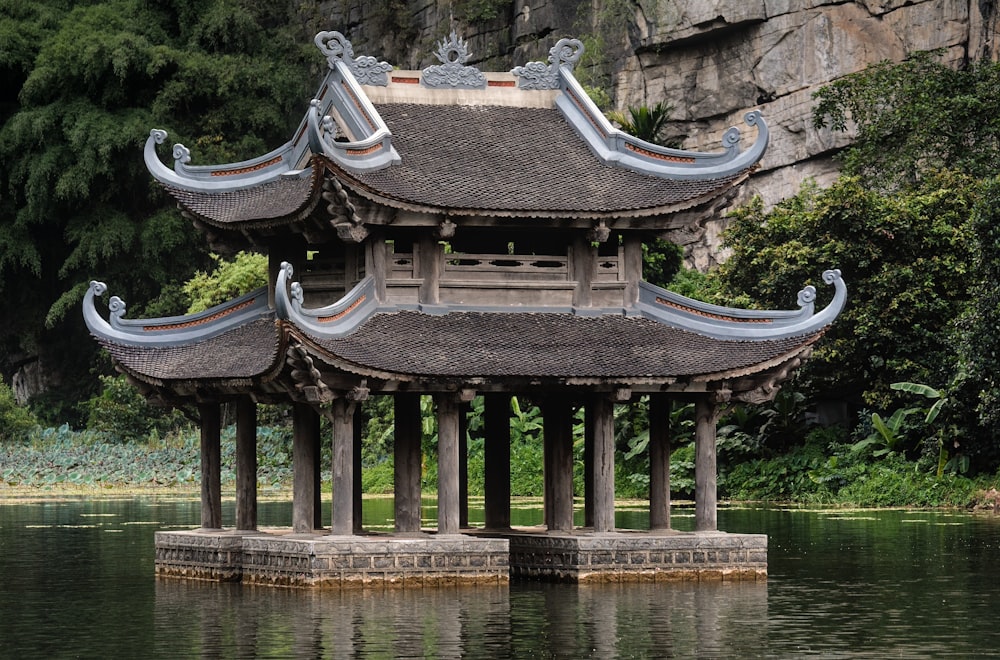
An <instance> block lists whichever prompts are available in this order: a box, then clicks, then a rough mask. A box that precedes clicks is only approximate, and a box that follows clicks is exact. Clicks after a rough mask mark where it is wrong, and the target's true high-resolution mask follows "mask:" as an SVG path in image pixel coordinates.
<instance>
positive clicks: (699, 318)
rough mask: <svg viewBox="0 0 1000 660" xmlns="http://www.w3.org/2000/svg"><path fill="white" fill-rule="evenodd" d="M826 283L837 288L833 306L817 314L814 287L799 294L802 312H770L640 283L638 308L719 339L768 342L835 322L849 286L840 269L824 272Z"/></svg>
mask: <svg viewBox="0 0 1000 660" xmlns="http://www.w3.org/2000/svg"><path fill="white" fill-rule="evenodd" d="M823 281H824V282H826V283H827V284H829V285H832V286H833V287H834V294H833V300H832V301H831V302H830V304H829V305H827V306H826V307H825V308H824V309H822V310H821V311H820V312H818V313H814V308H815V300H816V288H815V287H813V286H811V285H810V286H807V287H805V288H803V289H802V290H801V291H799V295H798V304H799V309H797V310H788V311H771V310H744V309H735V308H732V307H722V306H720V305H710V304H708V303H703V302H700V301H697V300H692V299H691V298H687V297H685V296H682V295H679V294H676V293H674V292H672V291H667V290H666V289H662V288H660V287H658V286H654V285H652V284H649V283H648V282H640V283H639V302H638V304H637V308H638V311H639V312H640V313H641V315H642V316H644V317H646V318H649V319H652V320H655V321H659V322H660V323H665V324H667V325H670V326H672V327H675V328H679V329H681V330H688V331H691V332H695V333H698V334H701V335H705V336H708V337H714V338H716V339H729V340H768V339H783V338H786V337H798V336H806V335H810V334H815V333H817V332H820V331H822V330H823V329H824V328H826V327H827V326H828V325H830V324H831V323H833V321H834V319H836V318H837V316H838V315H839V314H840V312H841V311H842V310H843V309H844V305H845V304H846V303H847V285H846V284H845V283H844V280H843V278H842V277H841V274H840V271H839V270H837V269H833V270H828V271H825V272H824V273H823Z"/></svg>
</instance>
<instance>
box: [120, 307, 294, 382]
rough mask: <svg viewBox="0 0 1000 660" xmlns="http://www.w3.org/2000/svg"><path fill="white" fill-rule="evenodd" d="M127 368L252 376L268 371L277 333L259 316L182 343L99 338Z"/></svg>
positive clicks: (158, 375)
mask: <svg viewBox="0 0 1000 660" xmlns="http://www.w3.org/2000/svg"><path fill="white" fill-rule="evenodd" d="M101 343H102V344H103V345H104V347H105V348H106V349H107V350H108V352H109V353H111V356H112V357H113V358H114V359H115V361H116V362H118V363H119V364H121V365H122V366H123V367H125V368H126V369H127V370H128V371H131V372H132V373H135V374H141V375H143V376H146V377H147V378H151V379H156V380H200V379H240V378H252V377H254V376H259V375H261V374H263V373H266V372H267V371H270V370H271V368H272V367H273V365H274V361H275V359H276V356H277V353H278V347H279V343H280V336H279V334H278V329H277V328H276V326H275V323H274V320H273V319H260V320H257V321H252V322H250V323H248V324H246V325H243V326H240V327H238V328H235V329H233V330H231V331H229V332H226V333H224V334H221V335H218V336H216V337H212V338H210V339H206V340H204V341H200V342H197V343H194V344H189V345H186V346H171V347H156V346H124V345H122V344H115V343H109V342H101Z"/></svg>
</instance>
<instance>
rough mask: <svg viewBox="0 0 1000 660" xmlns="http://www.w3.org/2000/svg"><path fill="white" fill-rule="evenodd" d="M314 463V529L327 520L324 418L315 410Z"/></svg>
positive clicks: (313, 419) (321, 525) (322, 526)
mask: <svg viewBox="0 0 1000 660" xmlns="http://www.w3.org/2000/svg"><path fill="white" fill-rule="evenodd" d="M311 420H312V425H313V428H312V431H311V432H310V434H311V437H312V463H313V470H312V474H313V508H312V512H313V529H323V528H324V527H325V526H326V521H325V520H324V519H323V466H322V464H321V463H322V461H321V460H320V457H321V456H322V455H323V434H322V432H321V426H322V423H323V420H322V418H321V417H320V416H319V414H318V413H315V412H313V414H312V417H311Z"/></svg>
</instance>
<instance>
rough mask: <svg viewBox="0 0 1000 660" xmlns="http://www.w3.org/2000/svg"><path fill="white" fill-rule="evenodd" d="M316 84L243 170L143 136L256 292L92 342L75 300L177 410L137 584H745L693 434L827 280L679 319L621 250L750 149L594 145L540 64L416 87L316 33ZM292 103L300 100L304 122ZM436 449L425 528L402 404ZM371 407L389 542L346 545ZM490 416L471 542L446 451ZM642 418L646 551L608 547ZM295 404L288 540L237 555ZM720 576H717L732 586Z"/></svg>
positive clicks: (585, 107)
mask: <svg viewBox="0 0 1000 660" xmlns="http://www.w3.org/2000/svg"><path fill="white" fill-rule="evenodd" d="M316 44H317V46H318V47H319V49H320V50H321V52H322V53H323V54H324V55H325V57H326V58H327V61H328V64H329V70H328V72H327V74H326V76H325V77H324V79H323V81H322V83H321V85H320V87H319V90H318V91H317V93H316V96H315V98H314V99H313V100H312V101H311V103H309V104H308V110H307V112H306V114H305V117H304V118H303V119H302V122H301V124H300V125H299V128H298V129H297V130H296V131H295V133H294V135H293V137H292V139H291V140H290V141H289V142H287V143H286V144H284V145H282V146H281V147H279V148H278V149H276V150H274V151H272V152H270V153H268V154H265V155H263V156H261V157H259V158H255V159H252V160H248V161H243V162H239V163H231V164H225V165H213V166H206V165H192V164H191V163H190V161H191V157H190V153H189V151H188V149H187V148H185V147H184V146H183V145H180V144H178V145H174V147H173V166H172V167H168V166H166V165H164V164H163V162H162V161H161V159H160V154H159V153H158V150H157V147H158V145H161V144H162V143H163V142H164V141H165V140H166V138H167V133H166V132H165V131H162V130H159V129H155V130H153V131H151V133H150V136H149V139H148V140H147V142H146V147H145V161H146V164H147V167H148V169H149V171H150V173H151V174H152V176H153V177H154V178H155V179H156V180H157V181H158V182H159V183H160V184H161V185H162V186H163V187H164V189H165V190H166V191H167V192H168V193H169V194H170V195H171V196H173V197H174V198H175V199H176V201H177V204H178V207H179V208H180V212H181V213H182V214H183V215H184V216H185V217H186V218H188V219H190V220H191V222H192V223H193V224H194V225H195V226H196V227H197V228H198V229H199V230H201V231H202V232H203V233H204V235H205V237H206V239H207V240H208V242H209V244H210V246H211V247H212V248H213V249H215V250H218V251H221V252H233V251H235V250H239V249H249V250H256V251H260V252H264V253H266V254H267V255H268V260H269V264H270V277H269V280H270V282H271V284H270V286H269V287H268V288H267V289H261V290H258V291H254V292H251V293H249V294H246V295H244V296H241V297H240V298H237V299H236V300H233V301H231V302H229V303H226V304H223V305H220V306H218V307H215V308H213V309H210V310H207V311H205V312H202V313H199V314H192V315H188V316H179V317H171V318H157V319H128V318H126V317H125V304H124V302H122V301H121V300H120V299H119V298H117V297H112V298H111V299H110V302H109V304H108V307H109V309H110V314H109V318H108V319H107V320H106V319H105V317H104V316H103V315H102V314H101V313H99V310H98V308H97V307H96V306H95V304H96V299H97V298H98V297H100V296H102V295H103V294H104V293H105V290H106V286H105V285H104V284H102V283H100V282H93V283H91V287H90V290H89V291H88V293H87V295H86V299H85V301H84V316H85V319H86V322H87V324H88V327H89V328H90V331H91V333H92V334H93V335H94V336H95V338H96V339H97V340H98V341H99V342H100V343H101V345H102V346H103V347H105V348H106V349H107V350H108V352H109V353H110V354H111V356H112V358H113V360H114V363H115V365H116V367H117V368H118V369H119V370H120V371H121V372H123V373H124V374H126V375H127V376H128V378H129V379H130V381H131V382H132V383H134V384H135V385H136V386H137V387H138V388H139V389H140V390H141V391H142V392H143V393H144V394H145V395H146V396H147V397H148V398H150V399H151V400H155V401H157V402H161V403H163V404H166V405H172V406H177V407H183V408H187V409H192V410H194V409H196V410H197V416H198V419H199V420H200V428H201V476H202V480H201V489H202V490H201V511H202V513H201V528H200V529H198V530H192V531H186V532H160V533H158V534H157V559H156V565H157V572H158V573H159V574H161V575H177V576H187V577H193V578H206V579H241V580H244V581H246V582H253V583H263V584H291V585H325V586H329V585H347V584H371V583H397V582H399V583H403V584H411V583H412V584H436V583H450V582H465V581H472V582H481V581H487V582H489V581H501V582H502V581H506V580H507V579H508V578H509V577H510V576H515V577H517V576H534V577H541V578H547V579H560V580H573V581H585V580H593V579H614V580H620V579H675V578H677V577H696V578H697V577H719V576H722V577H727V576H728V577H734V576H735V577H739V578H744V579H746V578H749V579H758V578H761V577H763V576H765V575H766V570H767V545H766V536H764V535H761V534H725V533H722V532H719V531H718V530H717V522H716V508H717V501H716V453H715V452H716V446H715V445H716V443H715V438H716V420H717V417H718V414H719V411H720V409H721V407H723V406H725V405H726V404H729V403H730V402H749V403H760V402H764V401H767V400H769V399H770V398H772V397H773V396H774V394H775V392H776V391H777V389H778V388H779V387H780V385H781V383H782V382H783V381H784V380H785V379H787V378H788V376H789V375H790V374H791V373H792V372H793V371H794V369H796V368H797V367H798V366H799V365H800V364H801V363H802V361H803V360H805V359H806V358H808V356H809V354H810V353H811V351H812V349H813V345H814V344H815V342H816V341H817V340H818V339H819V338H820V337H821V336H822V335H823V333H824V330H825V329H826V328H827V327H828V326H829V325H830V324H831V323H832V322H833V321H834V319H835V318H836V316H837V315H838V314H839V312H840V311H841V309H842V308H843V306H844V303H845V300H846V287H845V285H844V282H843V281H842V279H841V277H840V272H839V271H837V270H828V271H826V272H824V273H823V275H822V277H823V280H824V282H825V283H826V284H828V285H832V286H833V288H834V293H833V299H832V302H831V303H830V304H829V305H828V306H827V307H826V308H824V309H822V310H820V311H816V310H815V308H814V301H815V298H816V290H815V288H814V287H812V286H807V287H805V288H804V289H803V290H802V291H800V292H799V294H798V300H797V307H798V308H797V309H794V310H789V311H759V310H742V309H731V308H727V307H720V306H716V305H709V304H705V303H701V302H697V301H694V300H691V299H688V298H684V297H682V296H679V295H677V294H675V293H672V292H670V291H667V290H665V289H662V288H659V287H657V286H654V285H652V284H649V283H647V282H645V281H643V279H642V265H643V260H642V253H643V243H644V242H648V241H650V240H652V239H654V238H656V237H657V236H660V235H663V234H664V232H667V231H669V230H676V229H679V228H683V227H684V226H685V223H691V222H693V220H692V218H697V217H699V216H701V217H705V216H710V215H711V214H713V213H715V212H716V208H717V206H718V202H719V200H723V199H727V198H728V196H730V195H731V194H732V192H733V191H734V190H735V188H736V187H737V186H739V185H740V184H741V183H742V182H743V181H745V180H746V179H747V177H749V176H750V175H751V173H752V172H753V171H754V169H755V168H756V167H757V166H758V163H759V161H760V159H761V158H762V156H763V154H764V151H765V148H766V146H767V142H768V131H767V125H766V123H765V122H764V120H763V118H762V117H761V115H760V114H759V113H758V112H756V111H751V112H748V113H747V114H746V116H745V122H746V124H747V126H748V127H750V128H752V129H756V138H755V139H754V140H753V141H752V142H751V143H750V145H749V146H748V147H747V148H745V149H741V142H742V141H743V140H742V135H741V130H740V129H738V128H735V127H734V128H731V129H729V130H728V131H727V132H726V133H725V135H724V136H723V138H722V145H721V149H720V150H719V151H715V152H711V153H702V152H694V151H688V150H681V149H671V148H665V147H661V146H657V145H654V144H651V143H648V142H644V141H642V140H639V139H637V138H635V137H633V136H630V135H627V134H625V133H623V132H622V131H620V130H618V129H617V128H615V127H614V126H613V125H611V124H610V123H609V122H608V120H607V119H606V118H605V116H604V115H603V114H602V113H601V112H600V111H599V110H598V109H597V107H596V106H595V105H594V104H593V102H592V101H591V100H590V99H589V98H588V96H587V95H586V93H585V92H584V91H583V89H582V87H581V86H580V84H579V83H578V81H577V80H576V78H575V77H574V75H573V66H574V64H576V63H577V61H578V60H579V58H580V55H581V53H582V44H581V43H580V42H579V41H577V40H572V39H563V40H560V41H559V42H558V43H557V44H556V45H555V47H553V48H552V50H551V54H550V57H549V60H548V62H531V63H528V64H526V65H524V66H519V67H517V68H515V69H514V70H512V71H511V72H508V73H483V72H480V71H479V70H478V69H477V68H476V67H474V66H471V65H469V64H468V63H467V62H468V60H469V58H470V54H469V52H468V49H467V47H466V45H465V43H464V41H463V40H462V39H460V38H458V37H457V36H456V35H455V34H454V33H452V35H451V36H450V37H449V38H448V39H445V40H443V41H442V42H441V43H440V44H439V48H438V52H437V58H438V60H439V61H440V62H441V63H440V64H438V65H434V66H429V67H427V68H426V69H424V70H423V71H400V70H394V69H393V68H392V67H391V66H390V65H389V64H387V63H385V62H380V61H378V60H376V59H375V58H373V57H367V56H359V57H355V55H354V53H353V49H352V46H351V44H350V42H349V41H347V40H346V39H345V38H344V37H343V35H342V34H340V33H338V32H323V33H320V34H318V35H317V36H316ZM304 105H305V103H304ZM421 395H430V396H432V397H433V401H434V404H435V408H436V415H437V422H438V457H437V460H438V492H437V524H436V529H430V528H424V527H422V525H421V500H420V496H421V492H420V480H421V459H422V457H421V448H420V404H419V402H420V396H421ZM512 395H525V396H528V397H530V398H531V399H532V401H537V402H538V403H539V404H540V406H541V408H542V411H543V417H544V440H543V442H544V457H545V459H544V467H543V468H541V469H543V470H544V482H545V492H544V512H545V514H544V515H545V525H544V526H543V527H542V528H537V529H535V528H533V529H521V528H512V527H511V524H510V523H511V516H510V500H511V497H510V409H509V406H510V397H511V396H512ZM375 396H391V397H392V398H393V409H394V425H395V426H394V431H395V433H394V466H395V468H394V469H395V492H394V495H395V505H394V506H395V523H394V524H395V532H394V533H391V534H384V533H383V534H374V533H369V532H366V531H365V530H364V529H362V526H361V492H360V483H361V480H360V469H361V467H360V453H361V452H360V442H361V428H360V419H361V416H360V413H361V409H362V407H363V406H364V402H365V401H366V400H368V399H370V398H371V397H375ZM477 396H482V397H483V398H484V429H485V451H486V473H485V488H486V493H485V527H484V528H477V529H470V528H469V527H468V525H467V522H468V519H467V509H468V505H467V496H466V488H465V484H466V483H467V481H466V480H467V467H466V460H465V455H466V450H465V437H466V432H465V424H466V421H465V419H466V413H467V410H468V405H469V402H470V401H472V400H473V398H474V397H477ZM640 397H648V398H644V399H643V400H648V402H649V404H648V405H649V417H650V419H649V424H650V443H649V453H650V474H649V478H650V528H651V529H650V530H649V531H648V532H623V531H616V530H615V522H614V520H615V518H614V514H615V512H614V493H615V486H614V416H613V415H614V406H615V405H616V404H623V405H636V404H637V402H638V401H639V399H640ZM671 400H681V401H685V402H694V404H695V412H696V436H695V442H696V478H695V480H696V488H695V517H696V523H695V532H689V533H680V532H676V531H674V530H672V529H671V525H670V482H669V473H670V470H669V457H670V429H669V411H670V405H671ZM223 403H231V404H234V405H235V409H236V438H237V444H236V447H237V448H236V475H237V484H236V515H235V524H234V525H233V526H232V527H229V528H224V525H223V520H222V505H221V502H222V495H221V484H220V406H221V405H222V404H223ZM258 403H281V404H287V405H289V406H290V407H291V410H292V416H293V420H294V422H293V423H294V437H293V459H292V460H293V472H294V484H293V495H292V499H293V502H292V507H293V519H292V528H291V530H281V531H276V530H259V529H258V522H257V480H256V447H255V442H256V428H257V422H256V404H258ZM580 406H582V407H583V408H584V410H585V419H586V422H585V463H586V466H585V468H586V479H585V482H586V487H585V491H586V492H585V497H584V502H585V506H584V509H585V515H584V525H583V526H582V527H581V526H575V525H574V492H573V451H572V447H573V431H572V429H573V423H572V415H573V411H574V408H577V407H580ZM321 418H326V419H328V420H330V422H331V426H332V436H333V437H332V440H331V442H332V448H333V466H332V476H331V477H330V478H331V479H332V492H333V495H332V514H331V518H330V519H329V520H322V519H321V516H320V511H321V500H320V484H321V479H323V478H324V477H323V475H321V473H320V469H319V455H320V446H321V445H320V443H321V441H322V440H321V437H320V419H321ZM727 579H728V578H727Z"/></svg>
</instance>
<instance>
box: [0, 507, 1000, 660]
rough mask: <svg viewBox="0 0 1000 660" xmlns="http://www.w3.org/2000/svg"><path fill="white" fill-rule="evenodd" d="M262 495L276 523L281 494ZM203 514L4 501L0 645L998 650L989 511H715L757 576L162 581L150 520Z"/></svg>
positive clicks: (119, 652) (743, 653)
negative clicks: (429, 584)
mask: <svg viewBox="0 0 1000 660" xmlns="http://www.w3.org/2000/svg"><path fill="white" fill-rule="evenodd" d="M367 504H368V502H367V501H366V505H367ZM227 506H230V507H231V505H227ZM262 508H263V509H264V511H263V513H262V516H263V519H264V520H267V521H269V524H279V525H280V524H288V523H287V519H288V518H289V517H290V512H289V511H288V506H287V503H285V502H279V503H275V504H271V503H265V505H264V506H263V507H262ZM374 508H375V507H373V509H374ZM679 513H682V514H683V512H679ZM198 514H199V506H198V502H197V498H193V499H191V498H185V499H171V498H141V497H140V498H119V499H114V500H111V499H94V498H77V499H74V498H58V499H55V498H53V499H47V500H42V501H32V502H22V503H19V502H13V501H11V500H7V501H0V657H2V658H8V657H10V658H18V659H21V658H45V659H46V660H47V659H48V658H53V657H87V658H98V657H100V658H119V657H121V658H146V657H149V658H182V657H183V658H187V657H212V658H215V657H224V658H249V657H264V658H267V657H270V658H277V657H280V658H289V657H291V658H297V657H303V658H312V657H323V658H392V657H431V658H457V657H464V658H615V657H618V658H631V657H657V658H660V657H685V658H686V657H708V658H720V657H723V658H737V657H738V658H758V657H765V658H785V657H803V656H809V657H823V658H829V657H833V658H838V657H842V658H884V657H908V658H912V657H920V658H926V657H949V658H951V657H983V656H990V655H1000V653H998V651H997V649H1000V630H998V628H997V626H996V624H995V619H996V611H997V610H998V608H1000V562H998V561H997V557H998V550H1000V516H993V515H985V516H971V515H966V514H961V513H949V512H940V511H930V512H928V511H844V510H836V511H815V510H814V511H805V510H801V509H774V508H759V509H739V510H737V509H723V510H721V511H720V515H719V521H720V526H721V527H723V528H724V529H728V530H730V531H734V532H764V533H766V534H768V536H769V539H770V541H769V545H770V548H769V552H768V557H769V580H768V582H767V583H766V584H763V583H762V584H743V583H736V584H723V583H707V584H706V583H699V584H693V583H676V584H675V583H655V584H648V585H644V584H636V585H584V586H579V587H574V586H569V585H546V584H538V583H527V584H523V583H522V584H517V583H515V584H512V585H510V587H509V589H506V588H499V589H497V588H485V589H484V588H479V589H473V588H462V589H418V590H413V589H408V590H405V591H404V590H396V591H388V590H387V591H382V590H380V591H344V592H337V591H324V592H317V591H308V590H291V589H271V588H263V587H256V588H254V587H244V586H240V585H232V584H215V583H197V582H185V581H180V580H156V579H154V577H153V531H154V530H155V529H173V528H176V527H178V526H186V527H190V526H193V525H194V524H196V521H197V519H198ZM621 514H622V518H624V517H627V516H630V515H638V514H633V513H632V512H626V511H623V512H621ZM379 515H381V516H382V519H383V520H384V518H385V516H386V515H391V514H388V513H384V512H381V513H379ZM678 518H679V520H678V523H679V524H685V523H686V522H687V521H686V519H685V518H683V517H682V516H678ZM620 519H621V518H620ZM378 520H379V519H378V518H373V519H372V521H371V522H372V523H376V522H378ZM642 523H643V521H642V520H640V519H638V518H637V519H636V524H637V526H641V524H642Z"/></svg>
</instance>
